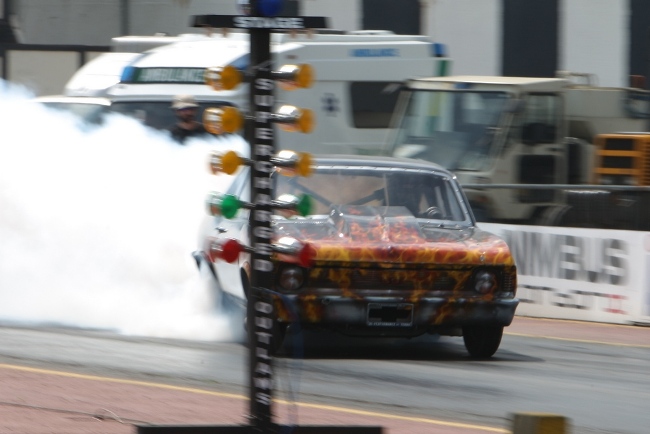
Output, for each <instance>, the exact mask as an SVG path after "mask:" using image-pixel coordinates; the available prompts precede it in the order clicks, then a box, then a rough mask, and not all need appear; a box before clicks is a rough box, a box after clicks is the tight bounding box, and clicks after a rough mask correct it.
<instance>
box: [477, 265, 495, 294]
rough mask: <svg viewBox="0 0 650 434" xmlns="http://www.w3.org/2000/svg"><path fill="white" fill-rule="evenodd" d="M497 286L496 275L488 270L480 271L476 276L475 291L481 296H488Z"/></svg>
mask: <svg viewBox="0 0 650 434" xmlns="http://www.w3.org/2000/svg"><path fill="white" fill-rule="evenodd" d="M496 286H497V277H496V276H495V275H494V273H492V272H490V271H486V270H482V271H479V272H478V273H476V274H475V275H474V290H475V291H476V292H478V293H479V294H488V293H490V292H492V291H493V290H494V289H495V288H496Z"/></svg>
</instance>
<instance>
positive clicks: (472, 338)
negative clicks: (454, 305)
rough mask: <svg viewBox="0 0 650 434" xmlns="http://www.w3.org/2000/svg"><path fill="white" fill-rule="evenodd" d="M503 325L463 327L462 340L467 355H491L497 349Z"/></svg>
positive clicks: (483, 357)
mask: <svg viewBox="0 0 650 434" xmlns="http://www.w3.org/2000/svg"><path fill="white" fill-rule="evenodd" d="M502 336H503V326H482V325H473V326H465V327H463V341H464V342H465V348H467V352H469V355H470V356H472V357H473V358H475V359H487V358H489V357H492V355H493V354H494V353H496V352H497V349H499V344H500V343H501V337H502Z"/></svg>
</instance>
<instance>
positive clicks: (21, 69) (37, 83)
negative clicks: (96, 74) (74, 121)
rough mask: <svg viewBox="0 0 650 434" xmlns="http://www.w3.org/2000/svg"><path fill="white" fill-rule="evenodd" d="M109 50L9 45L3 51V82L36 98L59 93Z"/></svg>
mask: <svg viewBox="0 0 650 434" xmlns="http://www.w3.org/2000/svg"><path fill="white" fill-rule="evenodd" d="M107 51H109V47H108V46H106V47H103V46H84V45H79V46H74V45H70V46H47V45H20V46H18V45H15V46H11V45H8V46H4V47H1V48H0V71H1V72H2V79H4V80H6V81H9V82H11V83H14V84H19V85H22V86H25V87H26V88H28V89H29V90H30V91H31V92H32V93H34V94H35V95H36V96H42V95H54V94H60V93H62V92H63V88H64V86H65V84H66V83H67V81H68V80H69V79H70V77H72V74H74V72H75V71H77V70H78V69H79V68H80V67H81V66H83V65H84V64H85V63H86V62H88V61H90V60H92V59H93V58H95V57H96V56H98V55H100V54H102V53H105V52H107Z"/></svg>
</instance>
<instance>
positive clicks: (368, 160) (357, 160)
mask: <svg viewBox="0 0 650 434" xmlns="http://www.w3.org/2000/svg"><path fill="white" fill-rule="evenodd" d="M314 162H315V163H316V165H350V166H372V167H381V168H391V169H412V170H430V171H434V172H438V173H440V174H444V175H449V176H450V177H452V178H455V176H454V175H453V174H452V173H451V172H450V171H448V170H447V169H445V168H444V167H442V166H439V165H437V164H435V163H432V162H430V161H425V160H416V159H412V158H399V157H385V156H375V155H372V156H369V155H346V154H341V155H315V156H314Z"/></svg>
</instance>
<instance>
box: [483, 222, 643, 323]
mask: <svg viewBox="0 0 650 434" xmlns="http://www.w3.org/2000/svg"><path fill="white" fill-rule="evenodd" d="M479 226H480V227H481V228H482V229H484V230H487V231H489V232H493V233H495V234H497V235H499V236H501V237H503V238H504V239H505V240H506V242H507V243H508V246H510V249H511V251H512V253H513V256H514V258H515V262H516V264H517V279H518V288H517V297H518V298H519V299H520V304H519V307H518V308H517V314H518V315H521V316H533V317H543V318H557V319H572V320H583V321H596V322H604V323H616V324H634V323H650V273H649V270H650V233H648V232H636V231H618V230H604V229H581V228H560V227H546V226H519V225H502V224H492V223H479Z"/></svg>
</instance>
